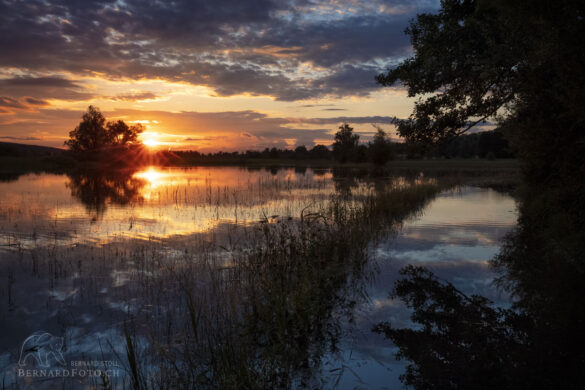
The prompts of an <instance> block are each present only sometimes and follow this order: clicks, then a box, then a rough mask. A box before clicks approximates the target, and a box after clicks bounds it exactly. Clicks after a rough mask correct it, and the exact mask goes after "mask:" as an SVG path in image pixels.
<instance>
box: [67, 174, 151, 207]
mask: <svg viewBox="0 0 585 390" xmlns="http://www.w3.org/2000/svg"><path fill="white" fill-rule="evenodd" d="M134 173H135V172H134V171H131V170H123V171H106V172H99V171H81V172H76V173H72V174H68V176H69V183H68V184H67V186H68V187H69V189H70V190H71V195H72V196H74V197H76V198H77V199H79V200H80V201H81V202H82V203H83V204H84V206H85V208H86V209H87V212H88V213H89V214H95V215H94V218H100V217H101V216H102V215H103V213H104V212H105V211H106V209H107V206H108V205H109V204H118V205H126V204H130V203H132V202H136V201H140V200H141V199H142V197H141V190H142V188H143V187H144V185H145V184H146V181H145V180H144V179H140V178H137V177H135V176H134Z"/></svg>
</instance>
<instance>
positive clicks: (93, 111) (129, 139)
mask: <svg viewBox="0 0 585 390" xmlns="http://www.w3.org/2000/svg"><path fill="white" fill-rule="evenodd" d="M143 131H144V128H143V127H142V125H140V124H136V125H132V126H128V125H127V124H126V123H125V122H124V121H122V120H118V121H115V122H107V123H106V118H105V117H104V115H103V114H102V113H101V112H100V110H99V109H98V108H97V107H93V106H89V108H88V109H87V112H86V113H85V114H83V117H82V120H81V122H80V123H79V125H78V126H77V127H76V128H75V129H74V130H72V131H71V132H69V140H68V141H66V142H65V145H66V146H68V147H69V149H71V150H72V151H73V152H76V153H80V154H85V153H92V152H98V151H103V150H105V149H107V148H111V147H127V146H130V145H139V144H140V141H139V140H138V136H139V135H140V133H142V132H143Z"/></svg>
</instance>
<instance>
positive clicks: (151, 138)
mask: <svg viewBox="0 0 585 390" xmlns="http://www.w3.org/2000/svg"><path fill="white" fill-rule="evenodd" d="M158 138H159V134H158V133H153V132H146V133H143V134H142V143H143V144H144V145H146V146H148V147H149V148H156V147H157V146H160V145H162V142H160V141H159V140H158Z"/></svg>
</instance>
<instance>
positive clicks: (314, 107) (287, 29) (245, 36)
mask: <svg viewBox="0 0 585 390" xmlns="http://www.w3.org/2000/svg"><path fill="white" fill-rule="evenodd" d="M438 6H439V4H438V1H434V0H433V1H423V0H419V1H416V0H415V1H409V0H397V1H392V0H370V1H355V0H339V1H335V0H329V1H326V0H324V1H319V0H313V1H311V0H282V1H269V0H256V1H244V0H218V1H207V0H196V1H193V0H179V1H139V0H117V1H107V0H103V1H74V0H63V1H36V0H27V1H2V2H0V141H5V142H21V143H29V144H40V145H50V146H57V147H62V145H63V142H64V141H65V140H66V139H67V136H68V133H69V131H70V130H72V129H73V128H74V127H75V126H76V125H77V124H78V123H79V120H80V117H81V115H82V114H83V111H85V110H86V109H87V106H88V105H90V104H92V105H94V106H97V107H99V108H100V109H101V110H102V111H103V112H104V114H105V115H106V117H107V118H108V119H123V120H125V121H127V122H141V123H143V124H144V125H145V126H146V128H147V133H146V135H145V136H144V139H145V140H148V141H149V142H153V143H159V144H160V147H161V148H165V149H167V148H170V149H173V150H180V149H196V150H200V151H203V152H210V151H217V150H224V151H233V150H246V149H263V148H265V147H273V146H276V147H279V148H282V147H288V148H292V147H295V146H299V145H306V146H307V147H312V146H313V145H314V144H319V143H322V144H329V143H330V142H331V139H332V134H333V133H334V132H335V131H336V129H337V127H338V126H339V124H340V123H342V122H345V121H347V122H349V123H350V124H351V125H352V126H353V127H355V129H356V130H357V131H358V132H359V133H360V134H361V135H362V140H368V137H369V136H371V135H372V134H373V132H374V131H375V129H374V127H373V126H372V124H377V125H381V126H382V127H383V128H385V129H387V130H389V131H391V133H392V136H393V137H395V134H394V133H393V127H392V126H390V125H389V124H388V123H389V120H390V118H391V117H392V116H398V117H406V116H408V114H409V112H410V110H411V108H412V104H413V100H412V99H409V98H408V97H407V96H406V92H405V91H404V90H403V89H402V88H400V87H396V88H382V87H380V86H377V85H376V83H375V81H374V77H375V75H377V74H378V73H380V72H383V71H384V70H385V69H387V68H388V67H391V66H393V65H395V64H397V63H398V62H399V61H401V60H402V59H404V58H406V57H407V56H409V55H410V54H411V48H410V44H409V39H408V37H407V36H405V35H404V33H403V31H404V29H405V27H406V26H407V24H408V21H409V20H410V19H412V18H413V17H414V16H415V15H416V14H417V13H421V12H433V11H435V10H436V9H438Z"/></svg>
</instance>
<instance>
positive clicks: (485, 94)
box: [377, 0, 585, 180]
mask: <svg viewBox="0 0 585 390" xmlns="http://www.w3.org/2000/svg"><path fill="white" fill-rule="evenodd" d="M441 6H442V7H441V9H440V11H439V12H438V13H437V14H421V15H419V16H418V17H417V18H416V19H415V20H414V21H412V22H411V23H410V26H409V27H408V28H407V30H406V33H407V34H409V35H410V37H411V42H412V46H413V49H414V56H413V57H412V58H409V59H407V60H406V61H404V62H403V63H401V64H400V65H399V66H398V67H396V68H394V69H391V70H389V71H388V72H387V73H386V74H381V75H379V76H378V77H377V81H378V82H379V83H380V84H382V85H385V86H390V85H393V84H394V83H395V82H396V81H398V80H400V81H401V82H402V84H403V85H404V86H406V88H407V89H408V94H409V96H411V97H415V96H416V97H419V100H418V101H417V102H416V103H415V107H414V110H413V112H412V114H411V115H410V117H409V118H408V119H402V120H401V119H395V123H396V124H397V126H398V131H399V133H400V135H401V136H403V137H405V138H406V139H407V140H408V141H410V142H423V143H427V144H428V143H436V142H438V141H440V140H442V139H445V138H450V137H453V136H457V135H459V134H463V133H465V132H466V131H467V130H469V129H470V128H472V127H473V126H474V125H476V124H478V123H480V122H482V121H485V120H488V119H490V118H495V119H496V120H497V122H498V123H499V124H500V126H501V127H502V128H504V129H506V137H507V138H509V139H510V140H511V141H513V143H514V146H515V147H516V149H517V150H518V152H519V154H520V157H522V158H524V159H525V161H526V162H528V164H527V168H528V171H529V172H528V173H530V174H534V175H535V177H540V178H541V179H543V180H547V179H551V178H554V177H555V176H558V174H559V169H561V168H562V169H567V172H570V171H571V170H574V168H575V167H576V166H580V165H579V164H583V163H584V161H583V156H584V155H585V153H584V152H585V150H584V149H585V136H584V134H585V131H584V127H585V111H584V110H583V106H584V105H585V92H584V89H583V88H582V85H584V84H585V72H584V70H585V55H584V54H583V53H585V40H584V39H582V37H583V36H585V3H584V2H583V1H576V0H559V1H557V2H555V3H554V5H553V4H552V3H551V2H550V1H545V0H535V1H532V2H530V5H529V6H528V5H527V3H526V2H524V1H520V0H512V1H504V0H492V1H485V0H484V1H482V0H475V1H473V0H443V1H442V2H441ZM561 158H562V160H563V161H560V160H561ZM569 176H570V174H567V180H570V179H569Z"/></svg>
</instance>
